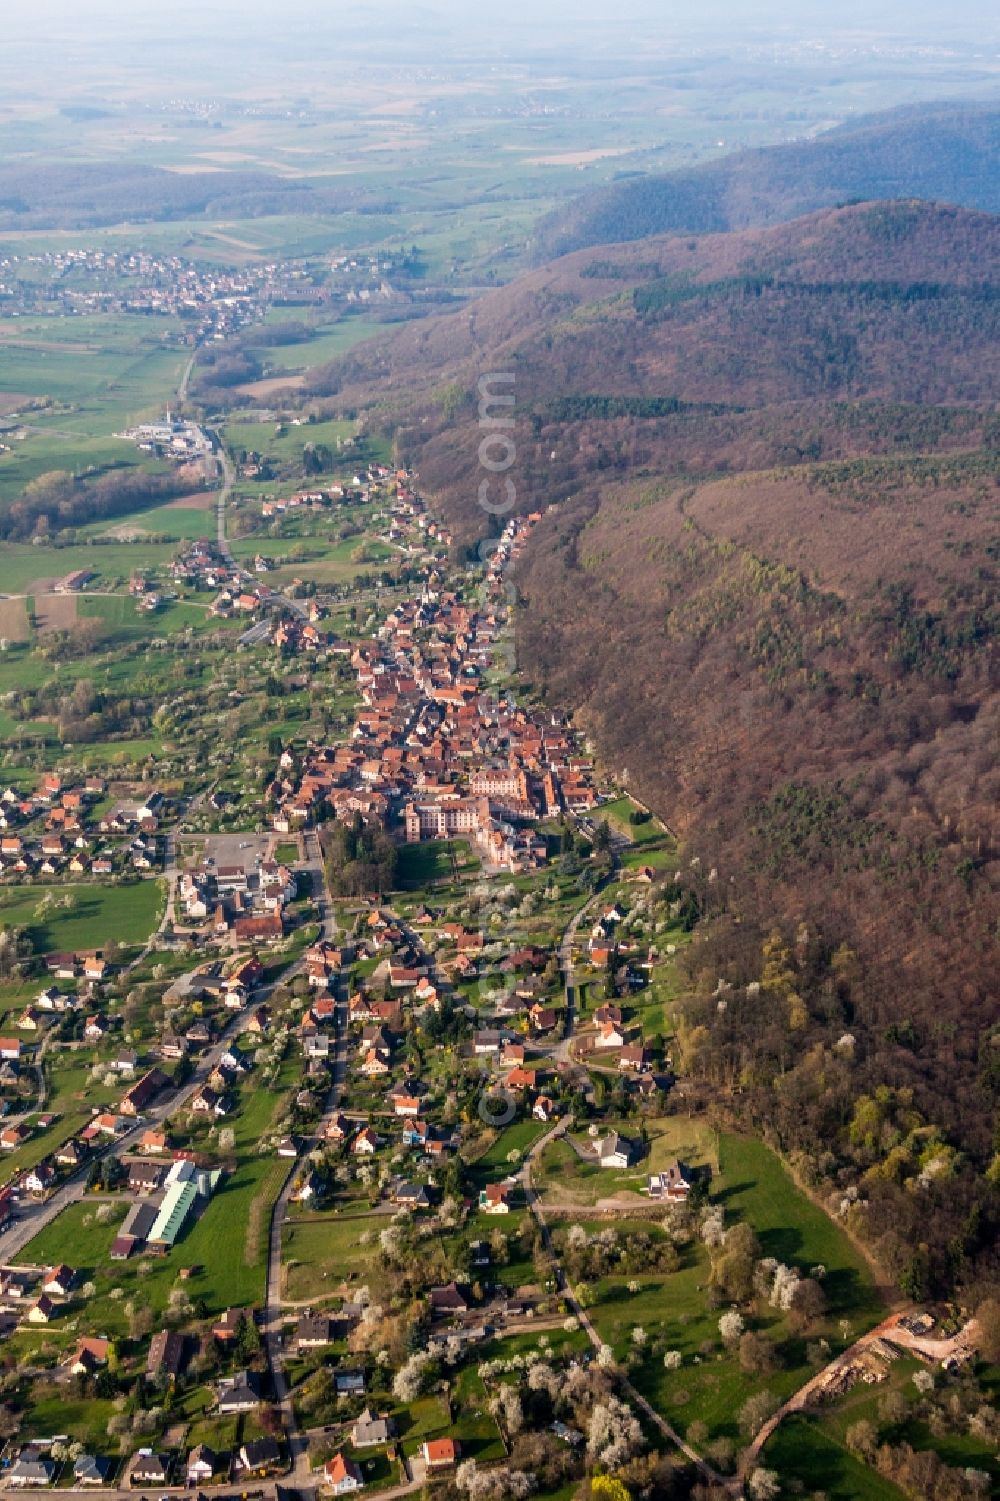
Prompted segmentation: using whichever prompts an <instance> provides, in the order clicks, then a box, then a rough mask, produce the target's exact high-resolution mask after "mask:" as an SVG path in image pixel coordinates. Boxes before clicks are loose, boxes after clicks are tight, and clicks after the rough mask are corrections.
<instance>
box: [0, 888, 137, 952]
mask: <svg viewBox="0 0 1000 1501" xmlns="http://www.w3.org/2000/svg"><path fill="white" fill-rule="evenodd" d="M49 892H51V893H53V894H54V897H55V902H56V903H65V906H58V905H53V906H49V905H46V897H47V894H48V893H49ZM163 899H164V897H163V886H162V883H161V882H160V881H155V880H151V881H137V882H135V883H134V884H132V885H130V886H59V887H49V888H45V887H42V886H34V887H32V888H31V890H30V891H27V890H23V889H14V890H8V891H3V892H0V923H8V924H10V925H12V926H14V927H22V928H26V929H27V930H28V932H29V934H30V935H31V939H32V942H33V943H34V945H35V949H36V952H38V953H49V952H51V951H56V952H59V951H62V950H70V949H95V948H103V947H104V946H106V945H107V944H109V943H110V942H112V940H116V941H117V942H118V943H121V944H125V945H132V944H142V943H145V941H146V939H147V938H148V937H149V935H150V933H151V932H152V931H153V929H154V928H155V927H156V925H157V923H158V922H159V920H160V914H161V912H162V910H163Z"/></svg>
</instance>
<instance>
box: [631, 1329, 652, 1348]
mask: <svg viewBox="0 0 1000 1501" xmlns="http://www.w3.org/2000/svg"><path fill="white" fill-rule="evenodd" d="M648 1337H649V1336H648V1335H647V1334H646V1331H645V1329H643V1327H642V1325H641V1324H637V1325H636V1326H635V1328H634V1329H633V1330H632V1343H633V1345H635V1347H636V1349H637V1350H641V1349H642V1347H643V1345H644V1344H645V1343H646V1340H647V1339H648Z"/></svg>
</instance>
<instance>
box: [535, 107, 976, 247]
mask: <svg viewBox="0 0 1000 1501" xmlns="http://www.w3.org/2000/svg"><path fill="white" fill-rule="evenodd" d="M886 198H921V199H926V200H931V201H939V202H943V203H954V204H959V205H961V206H963V207H965V208H975V209H985V210H986V211H988V212H990V213H996V212H998V211H1000V104H983V105H980V106H977V105H967V104H938V105H920V106H908V107H906V108H903V109H899V110H891V111H888V112H886V113H885V114H877V115H869V116H866V117H864V118H863V119H860V120H857V121H853V122H850V123H848V124H845V125H841V126H838V127H836V128H835V129H833V130H830V131H827V132H825V133H824V134H823V135H821V136H818V137H816V138H815V139H814V140H809V141H795V142H791V143H790V144H788V145H783V146H767V147H761V148H758V149H755V150H752V151H741V152H736V153H734V154H733V155H732V156H727V157H724V158H722V159H721V160H719V161H714V162H709V163H706V164H704V165H702V166H698V167H692V168H687V169H684V170H683V171H678V172H670V173H666V174H664V175H662V176H649V177H633V178H630V179H629V180H628V181H626V182H620V183H615V184H613V185H611V186H610V187H605V188H602V189H600V190H598V191H596V192H593V193H588V194H585V195H584V196H582V197H580V198H577V199H575V200H573V202H571V203H570V204H568V205H566V206H563V207H560V208H558V209H556V210H555V211H554V212H553V213H552V214H550V215H549V216H548V217H547V218H546V219H544V220H543V221H542V223H541V224H540V225H539V226H538V230H537V232H536V235H535V243H534V247H533V258H534V260H535V261H536V262H542V261H547V260H550V259H552V257H553V256H557V255H565V254H566V253H567V252H569V251H572V250H580V249H584V248H586V247H588V246H594V245H607V244H614V243H616V242H618V241H623V240H638V239H643V238H645V237H646V236H649V235H658V234H666V233H671V232H677V231H688V232H694V233H712V232H719V231H725V230H730V229H746V228H750V227H753V226H757V225H765V224H774V223H776V222H779V221H782V220H789V219H796V218H798V217H799V216H801V215H802V214H808V213H812V212H813V211H814V210H816V209H821V208H830V207H834V206H835V205H837V204H838V203H845V202H848V201H851V200H856V199H865V200H872V199H886Z"/></svg>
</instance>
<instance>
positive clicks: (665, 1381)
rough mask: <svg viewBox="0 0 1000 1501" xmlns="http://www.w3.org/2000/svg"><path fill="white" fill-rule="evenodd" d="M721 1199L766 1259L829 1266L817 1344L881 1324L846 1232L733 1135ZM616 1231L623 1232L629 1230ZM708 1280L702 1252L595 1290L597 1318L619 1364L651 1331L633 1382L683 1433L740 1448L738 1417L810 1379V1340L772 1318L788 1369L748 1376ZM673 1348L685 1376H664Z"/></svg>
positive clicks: (722, 1151)
mask: <svg viewBox="0 0 1000 1501" xmlns="http://www.w3.org/2000/svg"><path fill="white" fill-rule="evenodd" d="M595 1171H596V1170H595ZM712 1197H713V1199H715V1200H716V1201H717V1202H722V1203H723V1204H724V1205H725V1206H726V1213H727V1220H729V1221H730V1222H732V1221H734V1220H735V1219H737V1218H739V1219H745V1220H746V1221H747V1222H748V1223H749V1224H750V1225H752V1227H753V1229H754V1230H755V1232H756V1234H757V1236H758V1238H759V1240H760V1243H761V1249H762V1251H763V1253H764V1254H765V1255H773V1256H776V1257H778V1258H779V1259H786V1260H788V1261H789V1262H790V1263H793V1264H795V1265H796V1266H798V1267H799V1268H800V1269H801V1270H803V1271H804V1272H808V1270H809V1268H810V1267H811V1266H812V1265H814V1264H816V1263H820V1262H821V1263H823V1264H824V1265H825V1267H826V1268H827V1271H826V1274H825V1275H824V1278H823V1287H824V1291H825V1292H826V1294H827V1300H828V1309H827V1313H826V1315H825V1317H824V1319H823V1321H822V1323H821V1325H820V1326H818V1327H817V1328H816V1329H815V1330H814V1332H813V1333H812V1334H811V1335H810V1337H811V1338H815V1337H816V1335H817V1334H819V1333H822V1334H823V1335H824V1336H825V1337H826V1338H827V1339H828V1340H829V1341H830V1343H831V1345H832V1346H833V1348H835V1349H836V1348H838V1347H839V1346H840V1345H842V1343H843V1336H842V1334H841V1333H840V1320H841V1319H845V1320H846V1321H847V1325H848V1328H849V1330H850V1336H849V1337H851V1338H853V1337H854V1336H856V1335H857V1334H859V1333H860V1332H862V1331H863V1330H864V1329H866V1328H869V1327H871V1325H872V1324H873V1323H875V1322H877V1320H878V1318H879V1317H880V1315H881V1308H880V1305H879V1301H878V1298H877V1295H876V1292H875V1288H874V1285H873V1282H872V1279H871V1276H870V1274H869V1272H868V1269H867V1267H866V1266H865V1264H864V1262H863V1260H862V1259H861V1258H860V1256H859V1255H858V1253H857V1252H855V1251H854V1249H853V1247H852V1246H851V1244H850V1242H849V1241H848V1240H847V1238H846V1236H845V1235H844V1234H843V1233H842V1232H841V1231H840V1230H839V1229H838V1228H837V1226H836V1225H834V1224H833V1222H832V1221H830V1220H829V1219H828V1218H827V1217H826V1215H824V1214H823V1212H822V1211H821V1210H819V1209H818V1208H816V1207H815V1206H814V1205H813V1204H812V1203H811V1201H810V1200H809V1199H808V1198H807V1197H806V1196H805V1195H804V1194H802V1193H801V1192H800V1190H799V1189H798V1188H796V1186H795V1184H794V1183H793V1182H792V1179H791V1178H790V1177H789V1175H788V1173H787V1172H786V1171H785V1169H784V1167H783V1166H782V1164H781V1162H780V1161H779V1160H778V1158H777V1157H775V1156H774V1154H773V1153H771V1152H770V1151H769V1150H768V1148H767V1147H765V1146H763V1144H761V1143H759V1142H756V1141H750V1140H747V1139H745V1138H741V1137H733V1136H728V1135H724V1136H723V1137H722V1138H721V1139H720V1143H719V1173H718V1177H717V1178H716V1179H715V1180H714V1181H713V1184H712ZM583 1223H584V1225H585V1226H587V1223H588V1222H587V1221H583ZM616 1228H618V1229H619V1231H621V1229H622V1224H621V1222H619V1223H618V1225H617V1226H616ZM708 1276H709V1258H708V1255H707V1253H706V1251H705V1250H704V1248H703V1247H702V1246H701V1245H700V1244H699V1243H697V1242H696V1243H694V1244H692V1245H690V1246H688V1247H686V1248H685V1249H684V1250H683V1252H682V1259H681V1265H680V1267H679V1269H678V1270H677V1271H675V1272H671V1273H664V1274H659V1273H653V1274H648V1275H643V1276H640V1277H638V1278H636V1279H634V1282H635V1284H636V1285H637V1290H636V1291H634V1292H633V1291H629V1289H628V1286H627V1282H628V1280H630V1279H626V1278H625V1277H624V1276H611V1277H607V1278H604V1279H602V1280H601V1281H600V1282H599V1283H598V1284H597V1285H596V1286H595V1289H594V1302H593V1306H592V1308H591V1310H590V1314H591V1318H592V1319H593V1321H594V1324H595V1327H596V1328H597V1329H598V1331H599V1332H600V1334H601V1336H602V1338H603V1339H605V1340H606V1341H607V1342H608V1343H609V1344H611V1345H612V1346H613V1348H614V1349H615V1351H616V1353H617V1354H618V1355H619V1356H623V1355H624V1354H625V1353H626V1351H628V1350H629V1349H631V1348H632V1339H631V1335H632V1330H633V1329H634V1328H635V1327H636V1326H641V1327H642V1328H643V1329H645V1330H646V1333H647V1337H648V1340H649V1347H650V1352H649V1353H648V1354H647V1355H646V1356H645V1357H644V1358H643V1359H642V1360H641V1362H640V1363H639V1364H638V1365H637V1366H636V1367H635V1369H634V1371H633V1379H634V1380H635V1382H636V1385H637V1386H638V1388H639V1390H640V1391H642V1393H643V1394H644V1395H645V1396H646V1397H647V1398H648V1399H649V1401H651V1402H652V1403H653V1404H654V1406H655V1407H656V1408H657V1410H658V1411H660V1412H662V1413H663V1414H664V1415H665V1416H666V1417H667V1418H668V1419H669V1420H670V1421H671V1422H672V1423H673V1424H674V1425H675V1426H676V1427H677V1428H678V1429H679V1430H680V1431H682V1432H684V1431H686V1429H687V1427H688V1426H689V1424H691V1423H692V1422H694V1421H695V1420H696V1419H697V1420H699V1421H700V1422H702V1423H704V1424H705V1425H706V1426H707V1429H708V1433H709V1436H710V1437H729V1438H732V1439H737V1438H738V1433H737V1425H736V1416H737V1414H738V1412H739V1409H740V1406H741V1405H742V1403H743V1402H744V1401H745V1400H746V1398H747V1397H749V1396H751V1395H752V1394H753V1393H754V1392H755V1391H759V1390H761V1388H762V1387H766V1389H767V1390H768V1391H770V1392H772V1393H773V1394H774V1395H775V1396H776V1397H778V1398H784V1397H787V1396H788V1395H790V1394H791V1393H792V1392H793V1391H795V1390H796V1389H797V1388H798V1387H799V1386H800V1385H801V1384H802V1383H803V1382H804V1381H805V1380H806V1379H808V1376H809V1374H810V1369H809V1366H808V1364H807V1363H806V1360H805V1339H804V1338H803V1337H800V1336H797V1335H793V1334H792V1333H791V1332H790V1330H789V1328H788V1326H787V1323H786V1321H785V1318H784V1316H783V1315H781V1314H780V1313H778V1312H777V1311H774V1310H771V1309H770V1308H765V1309H764V1310H762V1311H761V1312H760V1313H759V1315H758V1317H756V1318H755V1319H754V1321H753V1323H754V1327H755V1328H756V1329H758V1330H760V1331H761V1332H763V1333H765V1334H768V1335H770V1336H771V1337H772V1338H773V1339H774V1340H775V1342H776V1343H777V1346H778V1349H779V1351H780V1354H781V1363H780V1366H779V1368H778V1369H776V1370H775V1371H774V1372H773V1373H772V1374H771V1375H769V1376H767V1377H765V1378H761V1377H754V1376H750V1375H747V1374H746V1373H744V1372H743V1371H742V1370H741V1368H740V1366H739V1364H738V1362H737V1360H736V1359H735V1357H734V1356H733V1355H731V1354H729V1353H728V1352H726V1351H725V1350H724V1349H723V1347H722V1346H721V1343H720V1340H719V1331H718V1320H719V1311H718V1309H713V1308H711V1307H710V1305H709V1302H708V1299H707V1298H706V1295H705V1292H706V1286H707V1283H708ZM664 1348H669V1349H676V1350H679V1351H680V1352H681V1356H682V1364H681V1367H680V1368H679V1369H678V1370H674V1371H668V1370H666V1369H665V1368H664V1366H663V1364H662V1360H661V1358H660V1355H659V1353H658V1352H659V1351H662V1349H664ZM654 1350H655V1352H656V1353H654ZM846 1494H849V1492H845V1495H846Z"/></svg>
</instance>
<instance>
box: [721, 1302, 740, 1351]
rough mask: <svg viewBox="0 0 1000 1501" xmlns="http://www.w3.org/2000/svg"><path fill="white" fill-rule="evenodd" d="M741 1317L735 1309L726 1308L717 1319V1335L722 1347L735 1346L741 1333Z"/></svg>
mask: <svg viewBox="0 0 1000 1501" xmlns="http://www.w3.org/2000/svg"><path fill="white" fill-rule="evenodd" d="M744 1328H745V1325H744V1323H743V1315H742V1314H741V1313H740V1312H739V1311H738V1310H737V1309H735V1308H727V1309H726V1311H725V1313H724V1314H723V1315H722V1317H721V1318H720V1319H719V1333H720V1335H721V1336H722V1343H723V1344H724V1345H735V1344H736V1343H737V1341H738V1340H739V1337H740V1335H741V1334H742V1333H743V1330H744Z"/></svg>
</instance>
